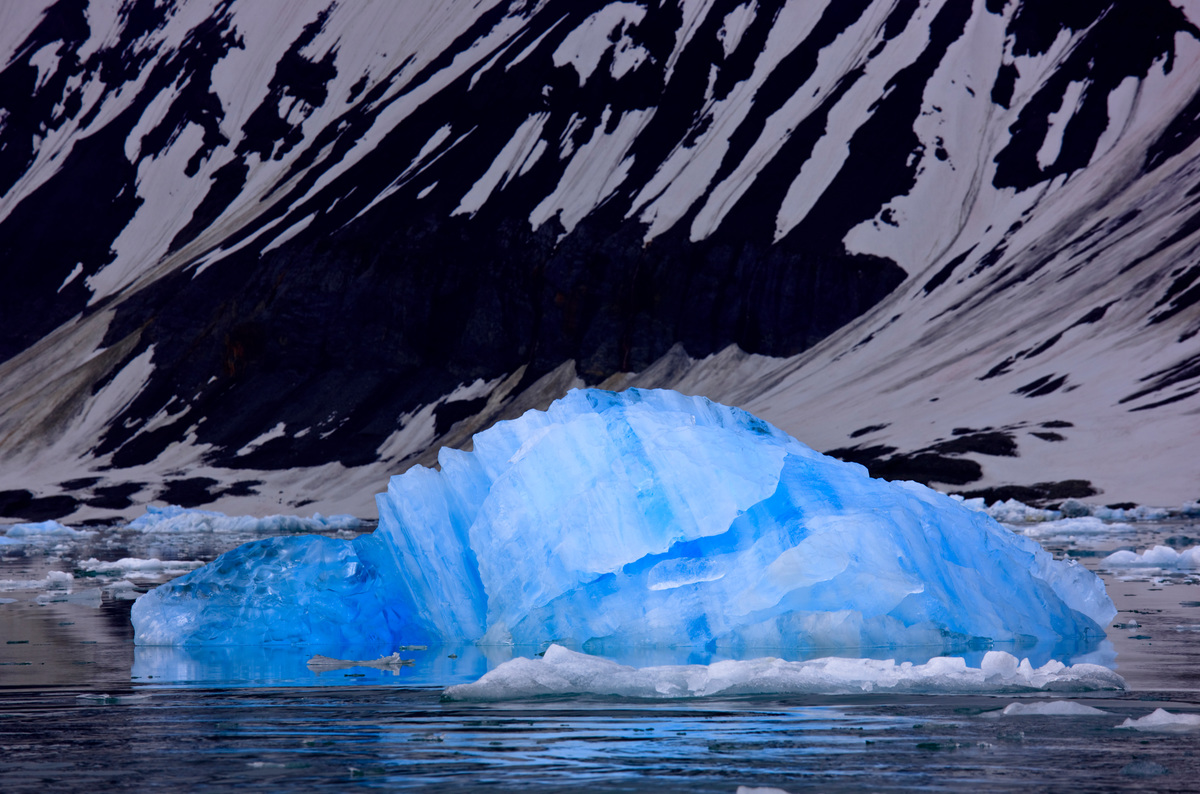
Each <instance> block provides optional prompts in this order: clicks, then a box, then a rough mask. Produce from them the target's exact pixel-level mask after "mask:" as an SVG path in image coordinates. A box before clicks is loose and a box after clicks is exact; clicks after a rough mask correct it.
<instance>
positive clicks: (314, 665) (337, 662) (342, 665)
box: [307, 651, 415, 671]
mask: <svg viewBox="0 0 1200 794" xmlns="http://www.w3.org/2000/svg"><path fill="white" fill-rule="evenodd" d="M414 661H415V660H413V659H401V658H400V652H399V651H397V652H395V653H393V654H391V655H390V656H380V657H379V658H378V659H366V660H355V659H336V658H334V657H332V656H322V655H321V654H317V655H316V656H314V657H312V658H311V659H309V660H308V662H307V666H308V669H309V670H317V671H321V670H344V669H346V668H348V667H374V668H376V669H378V670H395V669H398V668H400V667H405V666H407V665H411V664H413V662H414Z"/></svg>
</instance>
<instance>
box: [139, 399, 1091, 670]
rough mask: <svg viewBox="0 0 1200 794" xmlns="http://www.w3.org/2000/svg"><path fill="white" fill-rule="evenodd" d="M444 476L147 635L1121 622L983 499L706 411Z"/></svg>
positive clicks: (603, 427)
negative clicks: (896, 478)
mask: <svg viewBox="0 0 1200 794" xmlns="http://www.w3.org/2000/svg"><path fill="white" fill-rule="evenodd" d="M439 463H440V466H441V469H440V471H435V470H432V469H425V468H415V469H413V470H410V471H408V472H406V473H405V474H403V475H400V476H397V477H393V478H392V480H391V483H390V484H389V487H388V492H387V493H386V494H382V495H380V496H379V497H378V505H379V517H380V523H379V527H378V529H377V530H376V531H375V532H374V533H371V534H368V535H361V536H359V537H357V538H355V539H353V540H339V539H332V538H326V537H316V536H310V537H295V536H293V537H283V538H271V539H267V540H261V541H255V542H252V543H248V544H245V545H243V546H241V547H239V548H237V549H234V550H233V551H230V552H228V553H226V554H224V555H222V556H221V557H219V558H218V559H216V560H215V561H214V562H212V563H210V564H209V565H207V566H205V567H203V568H201V569H199V570H196V571H193V572H191V573H189V574H187V575H186V576H183V577H180V578H179V579H176V580H174V581H172V582H169V583H167V584H166V585H163V586H160V587H159V588H157V589H156V590H153V591H151V592H150V593H148V594H146V595H145V596H143V597H142V598H140V599H139V600H138V601H137V602H136V603H135V604H134V607H133V612H132V616H133V622H134V628H135V637H136V642H137V643H139V644H141V645H156V644H157V645H296V644H301V645H304V644H307V645H322V646H326V647H329V646H345V647H349V646H356V647H365V646H373V647H379V648H381V649H382V648H389V647H394V646H396V645H399V644H402V643H425V642H429V643H438V642H461V641H468V642H477V643H483V644H516V645H520V646H532V647H534V648H536V649H541V648H545V647H547V645H548V644H549V643H551V642H553V643H557V644H561V645H569V646H572V647H575V648H581V649H583V650H585V651H589V652H592V653H605V652H608V651H612V650H614V649H618V648H627V647H638V646H641V647H645V646H660V647H661V646H688V647H699V648H708V649H721V650H723V651H726V652H733V653H735V654H736V655H738V656H741V657H743V658H747V657H749V656H751V655H758V656H761V655H762V653H763V651H765V650H769V649H777V650H792V651H802V652H806V653H807V654H809V655H811V652H812V651H813V650H814V649H828V650H829V651H830V652H831V653H836V654H837V655H840V656H862V655H866V654H865V653H864V651H866V650H867V649H878V648H881V647H882V648H887V647H896V648H900V647H911V646H925V647H935V648H937V649H939V650H947V651H955V650H964V649H967V648H986V647H989V646H990V645H991V644H992V643H1009V644H1011V645H1012V646H1013V647H1014V648H1020V647H1022V646H1028V645H1032V644H1042V645H1045V644H1047V643H1049V644H1052V645H1055V646H1056V647H1058V646H1062V647H1070V648H1073V649H1078V648H1079V646H1080V645H1081V644H1082V645H1084V646H1086V645H1088V644H1089V643H1091V644H1094V643H1096V642H1098V641H1099V640H1101V639H1102V638H1103V636H1104V632H1103V629H1102V628H1101V626H1102V625H1103V624H1104V623H1106V622H1107V621H1108V620H1110V619H1111V618H1112V617H1113V616H1114V615H1115V610H1114V608H1113V605H1112V602H1111V601H1110V600H1109V598H1108V596H1107V594H1106V593H1105V592H1104V587H1103V584H1102V583H1101V582H1100V580H1099V579H1098V578H1097V577H1096V576H1095V575H1093V574H1091V573H1090V572H1088V571H1086V570H1085V569H1084V568H1082V567H1081V566H1079V565H1077V564H1075V563H1073V562H1070V561H1055V560H1054V559H1053V558H1052V557H1051V555H1050V554H1048V553H1047V552H1045V551H1044V550H1043V549H1041V547H1040V546H1038V544H1037V543H1036V542H1034V541H1032V540H1030V539H1028V538H1024V537H1020V536H1018V535H1015V534H1014V533H1012V532H1009V531H1008V530H1006V529H1004V528H1003V527H1001V526H1000V525H999V524H997V523H996V522H995V520H993V519H992V518H991V517H989V516H988V515H986V514H985V513H982V512H979V511H978V510H973V509H971V507H972V506H970V505H963V504H962V503H960V502H959V501H955V500H954V499H951V498H949V497H946V496H944V495H941V494H938V493H936V492H934V491H932V490H930V489H928V488H926V487H924V486H922V485H918V484H915V483H889V482H885V481H882V480H874V479H871V478H870V477H869V476H868V475H867V472H866V470H865V469H863V468H862V467H861V466H858V465H856V464H851V463H843V462H841V461H838V460H835V459H832V458H829V457H826V456H824V455H821V454H819V453H817V452H815V451H813V450H812V449H810V448H808V447H807V446H805V445H803V444H801V443H800V442H798V441H796V440H795V439H793V438H791V437H790V436H788V435H787V434H785V433H783V432H782V431H780V430H778V429H776V428H774V427H772V426H771V425H769V424H767V423H766V422H763V421H762V420H759V419H757V418H756V417H754V416H752V415H750V414H748V413H746V412H745V411H742V410H740V409H736V408H729V407H726V406H723V405H719V404H716V403H712V402H710V401H708V400H706V399H704V398H701V397H688V396H684V395H681V394H678V393H675V392H670V391H660V390H656V391H641V390H629V391H627V392H623V393H612V392H603V391H597V390H577V391H573V392H571V393H569V394H568V395H567V396H566V397H564V398H562V399H561V400H558V401H556V402H555V403H554V404H552V405H551V406H550V408H549V409H548V410H547V411H544V412H541V411H530V412H529V413H527V414H525V415H524V416H522V417H520V418H519V419H516V420H512V421H508V422H500V423H498V424H496V425H495V426H493V427H492V428H490V429H489V430H486V431H484V432H482V433H480V434H478V435H477V436H476V437H475V439H474V448H473V451H471V452H462V451H457V450H448V449H443V450H442V451H441V453H440V455H439ZM556 653H557V652H556ZM1009 658H1012V659H1013V664H1014V665H1016V664H1017V662H1016V659H1015V658H1014V657H1009ZM544 662H545V660H542V663H544Z"/></svg>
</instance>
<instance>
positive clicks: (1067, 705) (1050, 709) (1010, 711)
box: [1001, 700, 1109, 717]
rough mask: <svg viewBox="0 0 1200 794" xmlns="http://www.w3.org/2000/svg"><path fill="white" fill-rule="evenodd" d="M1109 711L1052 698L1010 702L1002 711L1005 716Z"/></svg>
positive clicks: (1105, 712) (1091, 714)
mask: <svg viewBox="0 0 1200 794" xmlns="http://www.w3.org/2000/svg"><path fill="white" fill-rule="evenodd" d="M1108 713H1109V712H1107V711H1104V710H1102V709H1098V708H1095V707H1093V706H1085V705H1084V704H1082V703H1076V702H1074V701H1072V700H1050V701H1041V702H1038V703H1009V704H1008V705H1007V706H1005V707H1004V711H1002V712H1001V714H1003V715H1004V716H1005V717H1094V716H1096V715H1103V714H1108Z"/></svg>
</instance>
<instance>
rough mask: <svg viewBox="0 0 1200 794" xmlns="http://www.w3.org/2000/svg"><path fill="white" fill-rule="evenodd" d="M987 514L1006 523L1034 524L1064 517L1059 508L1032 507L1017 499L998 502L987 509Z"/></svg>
mask: <svg viewBox="0 0 1200 794" xmlns="http://www.w3.org/2000/svg"><path fill="white" fill-rule="evenodd" d="M987 514H988V515H989V516H991V517H992V518H994V519H996V520H997V521H1003V522H1004V523H1006V524H1032V523H1038V522H1041V521H1054V520H1056V519H1059V518H1062V517H1063V514H1062V513H1060V512H1059V511H1057V510H1043V509H1042V508H1040V507H1030V506H1029V505H1027V504H1025V503H1024V502H1018V501H1017V500H1016V499H1009V500H1008V501H1005V502H996V503H995V504H993V505H992V506H991V507H989V508H988V509H987Z"/></svg>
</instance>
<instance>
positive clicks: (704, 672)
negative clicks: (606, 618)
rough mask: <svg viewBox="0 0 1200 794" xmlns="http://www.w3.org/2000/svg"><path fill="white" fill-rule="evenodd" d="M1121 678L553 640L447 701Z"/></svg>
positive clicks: (988, 687) (1002, 665) (1086, 683)
mask: <svg viewBox="0 0 1200 794" xmlns="http://www.w3.org/2000/svg"><path fill="white" fill-rule="evenodd" d="M1124 688H1125V681H1124V679H1122V678H1121V676H1119V675H1117V674H1116V673H1114V672H1113V671H1112V670H1109V669H1108V668H1107V667H1101V666H1100V665H1094V664H1077V665H1074V666H1073V667H1067V666H1066V665H1064V664H1062V663H1061V662H1056V661H1050V662H1047V663H1046V664H1045V665H1043V666H1041V667H1038V668H1034V667H1033V666H1032V665H1030V664H1029V660H1028V659H1024V660H1022V661H1020V662H1018V661H1017V659H1016V657H1015V656H1013V655H1012V654H1009V653H1005V652H1003V651H989V652H988V653H987V654H986V655H985V656H984V658H983V663H982V666H981V667H967V663H966V661H965V660H963V659H962V658H959V657H948V656H941V657H935V658H934V659H931V660H930V661H928V662H927V663H925V664H919V665H915V664H912V663H911V662H903V663H901V664H897V663H896V662H895V661H893V660H883V661H881V660H878V659H846V658H839V657H830V658H825V659H813V660H811V661H807V662H788V661H784V660H782V659H775V658H763V659H752V660H747V661H723V662H714V663H713V664H710V665H670V666H663V667H643V668H640V669H639V668H635V667H627V666H625V665H621V664H618V663H616V662H614V661H612V660H609V659H602V658H600V657H597V656H590V655H588V654H584V653H577V652H575V651H571V650H568V649H566V648H563V647H562V646H559V645H551V646H550V647H549V648H548V649H547V650H546V652H545V655H544V656H543V657H542V658H541V659H527V658H518V659H513V660H511V661H508V662H505V663H504V664H502V665H500V666H498V667H496V668H495V669H493V670H491V671H490V672H488V673H486V674H485V675H484V676H483V677H482V678H480V679H479V680H478V681H475V682H474V683H470V684H459V685H457V686H452V687H448V688H447V689H446V691H445V693H444V695H443V697H445V698H446V699H449V700H511V699H520V698H530V697H538V696H546V695H609V696H617V697H638V698H689V697H710V696H714V695H759V694H789V695H796V694H830V695H832V694H853V693H862V692H995V691H1001V692H1003V691H1019V690H1054V691H1089V690H1099V689H1124Z"/></svg>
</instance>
